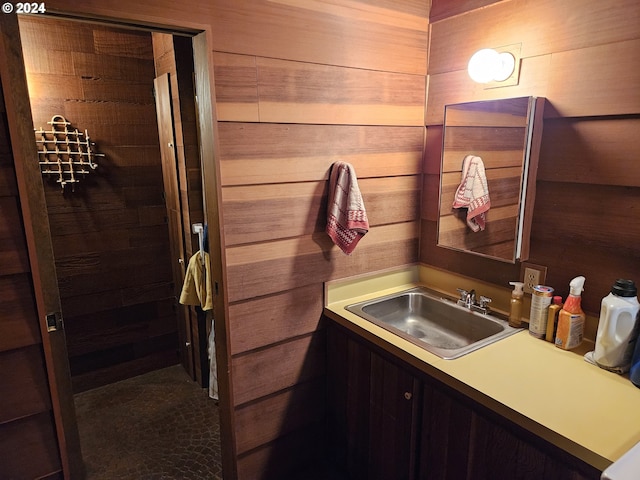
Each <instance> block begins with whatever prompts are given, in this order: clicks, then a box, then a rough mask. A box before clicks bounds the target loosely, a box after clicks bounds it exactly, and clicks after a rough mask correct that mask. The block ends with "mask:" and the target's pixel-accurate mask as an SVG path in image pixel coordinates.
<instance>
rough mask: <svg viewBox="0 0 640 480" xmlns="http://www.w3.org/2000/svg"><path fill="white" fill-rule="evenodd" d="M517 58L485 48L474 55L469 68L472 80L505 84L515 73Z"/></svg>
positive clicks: (507, 53) (510, 54)
mask: <svg viewBox="0 0 640 480" xmlns="http://www.w3.org/2000/svg"><path fill="white" fill-rule="evenodd" d="M515 67H516V58H515V57H514V56H513V54H512V53H510V52H500V53H499V52H497V51H496V50H493V49H491V48H483V49H482V50H478V51H477V52H476V53H474V54H473V55H472V57H471V59H470V60H469V66H468V68H467V70H468V72H469V76H470V77H471V79H472V80H473V81H475V82H478V83H489V82H504V81H505V80H507V79H508V78H509V77H510V76H511V75H512V74H513V72H514V70H515Z"/></svg>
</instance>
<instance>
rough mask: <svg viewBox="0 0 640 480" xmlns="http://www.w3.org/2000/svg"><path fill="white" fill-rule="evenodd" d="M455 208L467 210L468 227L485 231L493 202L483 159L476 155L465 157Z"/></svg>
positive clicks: (475, 230)
mask: <svg viewBox="0 0 640 480" xmlns="http://www.w3.org/2000/svg"><path fill="white" fill-rule="evenodd" d="M453 208H467V225H469V228H471V230H473V231H474V232H479V231H482V230H484V229H485V226H486V222H487V220H486V213H487V212H488V211H489V208H491V200H489V187H488V186H487V176H486V174H485V171H484V163H483V162H482V158H480V157H476V156H475V155H467V156H466V157H464V160H463V161H462V181H461V182H460V185H459V186H458V189H457V190H456V196H455V199H454V201H453Z"/></svg>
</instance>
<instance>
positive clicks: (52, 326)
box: [45, 312, 63, 332]
mask: <svg viewBox="0 0 640 480" xmlns="http://www.w3.org/2000/svg"><path fill="white" fill-rule="evenodd" d="M45 320H46V322H47V332H55V331H57V330H62V329H63V323H62V313H60V312H53V313H48V314H47V316H46V317H45Z"/></svg>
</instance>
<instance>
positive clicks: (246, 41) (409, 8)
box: [47, 0, 429, 479]
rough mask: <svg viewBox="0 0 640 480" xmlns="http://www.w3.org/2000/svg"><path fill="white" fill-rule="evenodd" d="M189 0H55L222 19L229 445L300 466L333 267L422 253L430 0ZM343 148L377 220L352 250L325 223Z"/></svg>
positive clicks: (395, 261) (97, 10)
mask: <svg viewBox="0 0 640 480" xmlns="http://www.w3.org/2000/svg"><path fill="white" fill-rule="evenodd" d="M176 5H177V4H175V2H170V1H168V0H161V1H155V2H129V1H125V0H116V1H114V2H110V3H109V4H105V3H104V2H97V1H88V2H82V3H81V4H79V3H78V2H74V1H71V0H52V1H51V2H49V3H47V9H50V10H58V11H62V12H71V13H74V14H79V15H98V16H106V17H115V18H122V19H127V20H129V21H134V22H143V23H144V22H147V23H152V24H166V25H180V26H184V27H189V26H191V27H193V28H195V29H196V30H202V29H206V30H207V34H208V35H210V37H209V38H210V39H211V40H210V41H211V45H212V46H213V50H214V52H213V61H214V67H215V79H214V80H215V90H216V100H217V101H216V110H217V112H216V113H217V119H218V121H219V124H218V126H219V128H218V137H219V138H218V139H217V144H218V145H219V152H218V153H219V156H218V158H217V159H216V161H217V162H218V163H219V165H220V169H221V182H222V201H223V203H222V205H221V208H222V211H221V216H222V218H223V219H224V221H223V225H222V226H223V231H222V235H223V241H224V243H226V247H225V250H224V258H225V260H226V271H225V272H222V277H224V278H226V285H224V286H225V288H226V289H227V293H228V295H227V296H228V298H229V300H230V302H231V304H230V305H229V318H228V322H229V324H228V335H229V341H230V343H231V354H232V359H231V381H232V385H233V387H232V392H230V394H231V404H232V409H231V411H228V412H227V411H225V412H222V415H225V416H227V415H228V422H227V424H229V425H231V426H233V427H234V428H233V429H232V431H231V432H229V435H230V438H232V439H233V441H232V442H231V443H232V444H231V445H226V446H225V447H226V448H227V449H228V451H231V452H232V455H235V454H237V474H238V477H239V478H251V479H255V478H286V476H287V475H289V473H287V472H289V471H291V469H293V468H295V467H296V465H297V464H304V463H308V462H307V461H308V460H309V461H311V460H313V459H314V458H318V457H319V455H321V452H322V448H321V447H322V444H323V435H322V433H323V423H324V421H323V419H324V393H323V392H324V353H323V352H324V348H323V346H322V345H323V343H324V333H323V331H322V326H321V325H320V323H319V322H320V317H321V312H322V303H323V299H322V295H323V286H322V283H323V282H324V281H326V280H330V279H334V278H340V277H345V276H349V275H354V274H359V273H364V272H370V271H375V270H378V269H381V268H387V267H393V266H398V265H403V264H407V263H412V262H415V261H416V260H417V259H418V237H419V218H420V214H419V204H420V189H421V169H422V151H423V144H424V131H425V128H424V125H425V122H424V105H425V92H426V64H427V50H428V38H427V37H428V35H427V33H428V18H427V17H428V10H429V2H425V1H424V0H402V1H394V2H390V1H388V0H374V1H351V0H336V1H332V2H315V1H302V2H290V1H287V0H277V1H269V0H241V1H238V0H214V1H211V2H199V1H196V0H189V1H185V2H182V3H180V5H179V7H177V6H176ZM209 160H210V159H206V161H209ZM336 160H346V161H348V162H351V163H352V164H353V165H354V166H355V169H356V172H357V174H358V176H359V178H360V186H361V189H362V192H363V196H364V200H365V203H366V205H367V210H368V213H369V220H370V223H371V230H370V232H369V233H368V234H367V235H366V236H365V238H364V240H362V242H361V243H360V244H359V246H358V248H357V249H356V251H355V253H354V254H353V255H352V256H345V255H343V254H342V253H341V252H340V251H338V250H337V247H333V246H332V244H331V243H330V241H329V239H328V237H327V236H326V234H325V233H324V232H323V230H324V216H325V211H326V183H327V178H328V177H327V173H328V170H329V167H330V166H331V164H332V163H333V162H335V161H336ZM206 193H207V195H216V193H217V192H215V191H214V187H213V186H212V185H208V186H207V190H206ZM256 224H257V225H256ZM232 467H235V465H233V466H232ZM225 476H229V477H230V478H233V477H234V476H235V472H225Z"/></svg>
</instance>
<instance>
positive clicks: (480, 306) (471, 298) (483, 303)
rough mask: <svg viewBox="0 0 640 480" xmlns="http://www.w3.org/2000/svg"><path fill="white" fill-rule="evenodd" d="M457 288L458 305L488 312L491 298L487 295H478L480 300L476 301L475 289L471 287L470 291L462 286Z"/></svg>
mask: <svg viewBox="0 0 640 480" xmlns="http://www.w3.org/2000/svg"><path fill="white" fill-rule="evenodd" d="M457 290H458V293H459V294H460V299H459V300H458V302H457V303H458V305H460V306H462V307H465V308H468V309H469V310H472V311H475V312H480V313H489V304H490V303H491V299H490V298H489V297H485V296H484V295H480V302H479V303H477V302H476V291H475V290H473V289H472V290H470V291H466V290H464V289H462V288H458V289H457Z"/></svg>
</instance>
